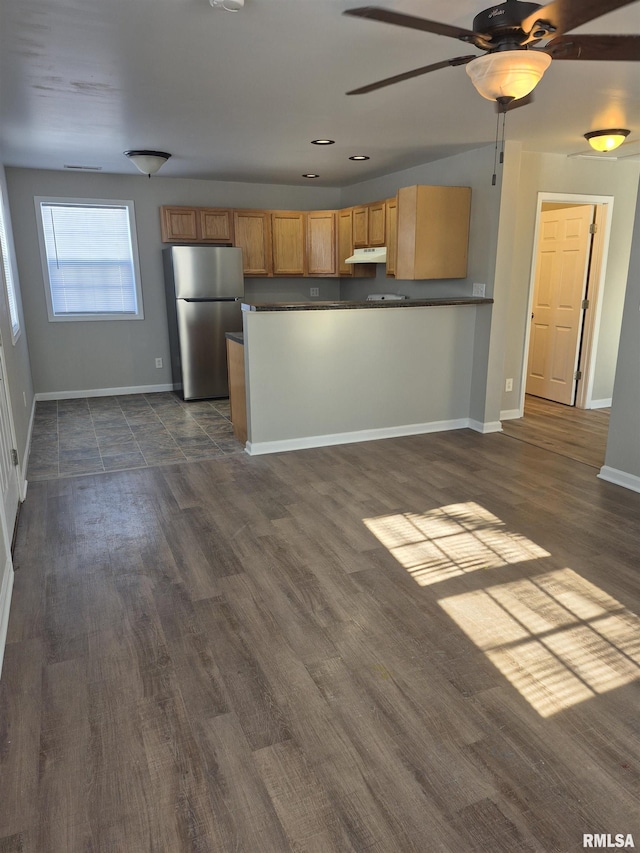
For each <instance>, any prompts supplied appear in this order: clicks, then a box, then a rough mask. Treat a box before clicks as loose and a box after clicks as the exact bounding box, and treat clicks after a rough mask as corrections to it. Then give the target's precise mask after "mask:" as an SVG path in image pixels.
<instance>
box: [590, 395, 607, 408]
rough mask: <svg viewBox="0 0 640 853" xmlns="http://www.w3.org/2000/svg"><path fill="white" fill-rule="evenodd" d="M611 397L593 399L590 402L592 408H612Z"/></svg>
mask: <svg viewBox="0 0 640 853" xmlns="http://www.w3.org/2000/svg"><path fill="white" fill-rule="evenodd" d="M611 402H612V401H611V397H608V398H607V399H606V400H592V401H591V402H590V403H589V408H590V409H610V408H611Z"/></svg>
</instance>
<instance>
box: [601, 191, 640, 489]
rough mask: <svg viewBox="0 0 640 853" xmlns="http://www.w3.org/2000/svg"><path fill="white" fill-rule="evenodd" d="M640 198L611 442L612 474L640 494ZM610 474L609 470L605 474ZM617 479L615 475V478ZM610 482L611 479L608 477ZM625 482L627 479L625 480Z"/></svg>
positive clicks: (608, 459)
mask: <svg viewBox="0 0 640 853" xmlns="http://www.w3.org/2000/svg"><path fill="white" fill-rule="evenodd" d="M639 307H640V195H639V196H638V200H637V203H636V213H635V225H634V230H633V247H632V251H631V261H630V263H629V278H628V284H627V292H626V298H625V303H624V314H623V319H622V331H621V334H620V347H619V350H618V366H617V370H616V380H615V385H614V388H613V405H612V408H611V420H610V423H609V437H608V441H607V454H606V459H605V466H606V468H609V469H611V470H610V472H609V474H614V472H623V474H628V475H630V476H631V478H635V482H633V481H632V486H633V488H635V490H636V491H640V311H638V308H639ZM603 474H606V469H605V470H603ZM614 478H615V474H614ZM607 479H610V477H607ZM622 479H623V480H624V478H622Z"/></svg>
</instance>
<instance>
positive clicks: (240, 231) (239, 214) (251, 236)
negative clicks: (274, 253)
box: [233, 210, 271, 276]
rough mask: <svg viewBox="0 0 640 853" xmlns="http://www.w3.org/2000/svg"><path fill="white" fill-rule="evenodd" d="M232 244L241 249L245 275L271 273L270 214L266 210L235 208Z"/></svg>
mask: <svg viewBox="0 0 640 853" xmlns="http://www.w3.org/2000/svg"><path fill="white" fill-rule="evenodd" d="M233 232H234V246H239V247H240V248H241V249H242V264H243V268H244V274H245V275H260V276H269V275H271V214H270V213H269V211H267V210H235V211H234V214H233Z"/></svg>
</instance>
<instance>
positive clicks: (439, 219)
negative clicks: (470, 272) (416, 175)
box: [396, 185, 471, 279]
mask: <svg viewBox="0 0 640 853" xmlns="http://www.w3.org/2000/svg"><path fill="white" fill-rule="evenodd" d="M470 211H471V188H470V187H431V186H420V185H419V186H414V187H403V188H402V189H400V190H398V211H397V217H398V220H397V229H398V249H397V256H396V278H397V279H429V278H430V279H440V278H443V279H444V278H465V277H466V275H467V252H468V243H469V215H470Z"/></svg>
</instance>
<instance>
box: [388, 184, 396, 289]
mask: <svg viewBox="0 0 640 853" xmlns="http://www.w3.org/2000/svg"><path fill="white" fill-rule="evenodd" d="M386 208H387V210H386V232H387V238H386V245H387V275H389V276H394V275H395V274H396V250H397V245H398V241H397V221H398V217H397V214H398V201H397V199H395V198H390V199H387V202H386Z"/></svg>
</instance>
